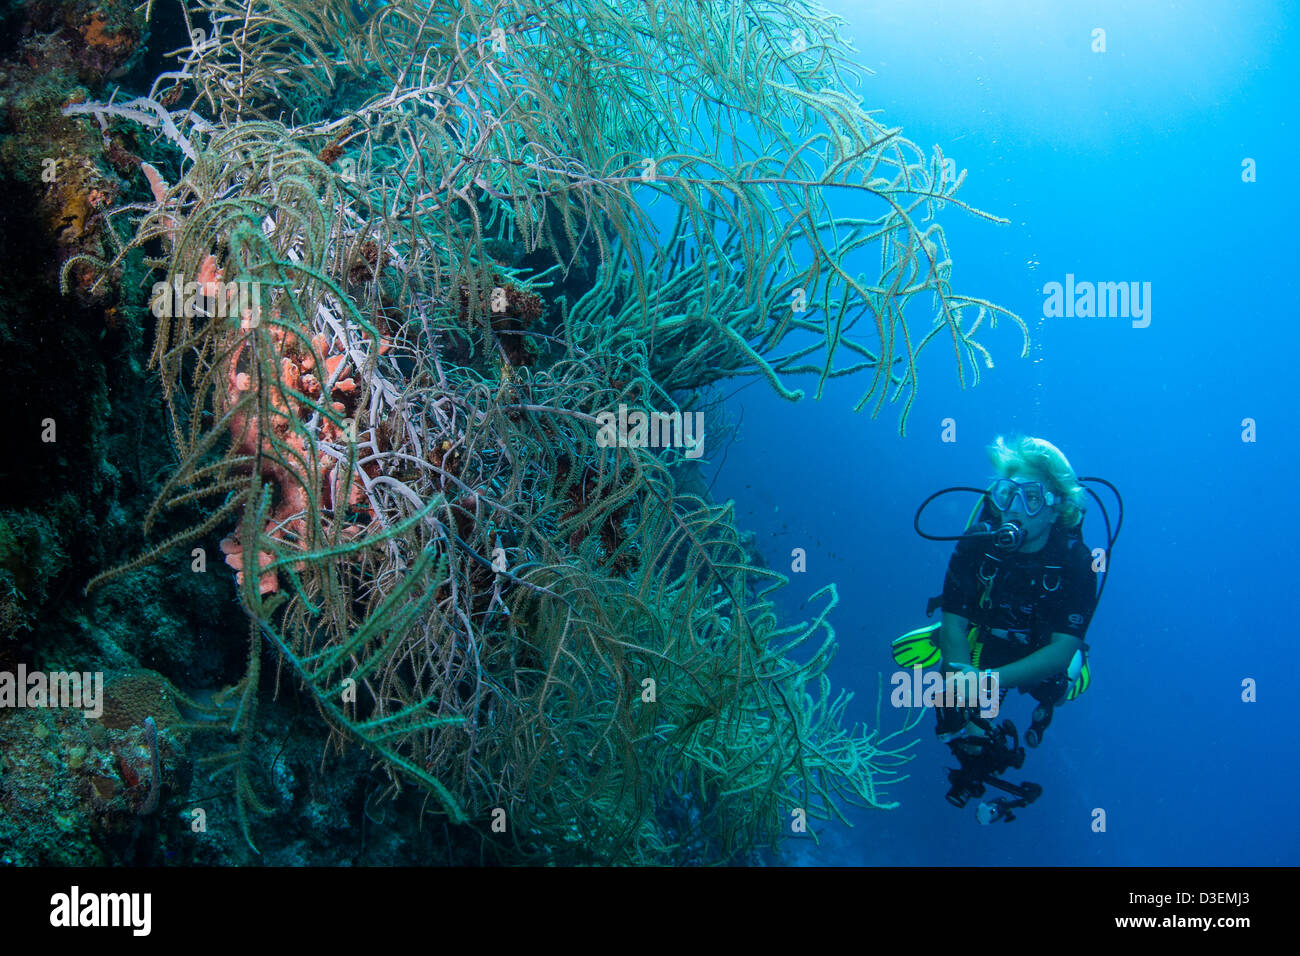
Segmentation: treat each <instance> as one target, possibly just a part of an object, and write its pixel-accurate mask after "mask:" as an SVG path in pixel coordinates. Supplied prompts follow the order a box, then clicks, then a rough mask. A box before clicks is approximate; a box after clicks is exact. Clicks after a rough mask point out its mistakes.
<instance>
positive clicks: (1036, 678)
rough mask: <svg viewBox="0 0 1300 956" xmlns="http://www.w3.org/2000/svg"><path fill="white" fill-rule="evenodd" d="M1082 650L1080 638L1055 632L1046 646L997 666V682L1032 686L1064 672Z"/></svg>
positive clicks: (1016, 685) (1009, 685)
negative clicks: (1016, 659)
mask: <svg viewBox="0 0 1300 956" xmlns="http://www.w3.org/2000/svg"><path fill="white" fill-rule="evenodd" d="M945 617H946V615H945ZM945 623H946V622H945ZM1082 650H1083V641H1082V640H1081V639H1079V638H1077V637H1075V636H1074V635H1073V634H1061V633H1055V634H1053V635H1052V641H1051V643H1050V644H1048V645H1047V646H1046V647H1040V648H1039V649H1038V650H1036V651H1034V653H1032V654H1030V655H1028V656H1026V657H1022V658H1021V659H1020V660H1018V661H1013V662H1012V663H1010V664H1004V665H1003V666H1002V667H999V668H998V683H999V685H1000V686H1002V687H1004V688H1012V687H1033V686H1034V685H1035V684H1037V683H1039V682H1040V681H1044V680H1047V678H1049V677H1052V676H1054V675H1056V674H1063V673H1065V669H1066V668H1067V667H1069V666H1070V659H1071V658H1072V657H1074V655H1075V652H1076V651H1082Z"/></svg>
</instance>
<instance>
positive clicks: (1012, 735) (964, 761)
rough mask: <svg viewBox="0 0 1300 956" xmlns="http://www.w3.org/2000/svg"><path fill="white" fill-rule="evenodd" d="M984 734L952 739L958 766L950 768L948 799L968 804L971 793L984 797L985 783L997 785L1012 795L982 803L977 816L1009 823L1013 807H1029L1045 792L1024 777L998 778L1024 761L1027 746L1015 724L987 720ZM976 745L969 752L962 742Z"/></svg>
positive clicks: (951, 743) (1013, 817)
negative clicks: (1015, 779) (1022, 779)
mask: <svg viewBox="0 0 1300 956" xmlns="http://www.w3.org/2000/svg"><path fill="white" fill-rule="evenodd" d="M984 729H985V731H986V733H985V735H984V736H972V737H961V738H957V739H955V740H951V741H949V743H948V746H949V747H950V748H952V752H953V754H954V756H956V757H957V762H958V764H959V766H958V767H957V768H954V769H950V770H949V771H948V783H949V784H951V786H950V788H949V790H948V793H947V794H946V799H947V800H948V802H949V803H951V804H952V805H953V806H954V807H958V808H962V807H965V806H966V804H967V803H968V802H970V799H971V798H972V797H982V796H984V794H985V792H986V785H987V786H991V787H996V788H997V789H999V790H1002V791H1003V792H1005V793H1008V794H1010V795H1011V797H1012V798H1014V799H1011V798H1007V797H999V798H998V799H996V800H994V801H992V802H990V803H982V804H980V806H979V809H978V812H977V817H978V818H979V822H980V823H993V822H996V821H998V820H1005V821H1007V822H1008V823H1009V822H1011V821H1012V820H1014V819H1015V818H1016V815H1015V813H1013V812H1012V811H1013V810H1017V809H1019V808H1020V807H1026V806H1028V805H1029V804H1031V803H1033V802H1034V801H1035V800H1037V799H1038V798H1039V797H1040V796H1042V794H1043V788H1042V787H1041V786H1040V785H1038V784H1036V783H1030V782H1029V781H1025V782H1023V783H1020V784H1014V783H1008V782H1007V781H1005V780H1000V779H998V777H999V775H1000V774H1002V773H1005V772H1006V771H1007V770H1010V769H1013V768H1014V769H1016V770H1019V769H1020V768H1021V767H1023V766H1024V764H1025V748H1024V747H1022V746H1020V735H1019V734H1018V733H1017V732H1016V725H1015V724H1013V723H1012V722H1011V721H1009V720H1004V721H1003V722H1002V723H1001V724H999V725H998V726H997V727H996V728H995V727H993V726H991V725H988V724H986V725H985V727H984ZM972 745H974V746H977V747H978V748H979V749H978V750H977V751H976V752H974V753H968V752H967V751H965V750H963V749H962V746H966V747H969V746H972Z"/></svg>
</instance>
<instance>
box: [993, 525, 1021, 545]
mask: <svg viewBox="0 0 1300 956" xmlns="http://www.w3.org/2000/svg"><path fill="white" fill-rule="evenodd" d="M993 543H994V544H995V545H997V546H998V547H999V548H1001V549H1002V550H1003V551H1016V550H1018V549H1019V548H1020V546H1021V545H1022V544H1024V543H1025V529H1024V526H1023V525H1021V523H1020V522H1019V521H1008V522H1006V523H1005V524H1004V525H1002V527H1000V528H998V530H997V531H995V532H993Z"/></svg>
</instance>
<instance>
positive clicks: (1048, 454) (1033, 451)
mask: <svg viewBox="0 0 1300 956" xmlns="http://www.w3.org/2000/svg"><path fill="white" fill-rule="evenodd" d="M988 451H989V460H990V461H992V462H993V467H994V468H996V469H997V471H998V474H999V475H1001V476H1002V477H1003V478H1014V477H1016V476H1017V475H1020V474H1024V473H1025V472H1034V473H1036V474H1038V475H1041V476H1042V477H1044V478H1046V479H1047V482H1048V484H1050V485H1051V490H1052V491H1054V492H1055V493H1056V494H1057V495H1059V496H1060V498H1061V502H1060V504H1059V506H1058V508H1057V517H1056V520H1057V523H1058V524H1061V525H1063V526H1064V527H1066V528H1073V527H1074V526H1075V525H1077V524H1078V523H1079V522H1080V521H1082V520H1083V513H1084V511H1085V510H1087V509H1086V508H1085V505H1084V498H1083V496H1084V490H1083V485H1081V484H1079V478H1078V476H1077V475H1075V473H1074V469H1073V468H1071V467H1070V462H1069V460H1068V459H1067V458H1066V457H1065V455H1064V454H1062V452H1061V449H1059V448H1057V447H1056V446H1055V445H1053V444H1052V443H1051V442H1050V441H1047V440H1046V439H1043V438H1030V437H1029V436H1028V435H1024V436H1022V437H1020V438H1013V439H1012V440H1011V441H1010V442H1008V441H1007V440H1006V439H1004V438H1003V437H1002V436H1001V435H999V436H998V437H997V438H996V439H995V440H994V442H993V444H992V445H989V448H988Z"/></svg>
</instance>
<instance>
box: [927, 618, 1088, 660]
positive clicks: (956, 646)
mask: <svg viewBox="0 0 1300 956" xmlns="http://www.w3.org/2000/svg"><path fill="white" fill-rule="evenodd" d="M969 633H970V621H969V620H967V619H966V618H964V617H962V616H961V615H960V614H953V613H951V612H949V611H944V612H943V623H942V624H940V625H939V654H940V655H942V656H941V658H940V659H941V666H946V665H948V664H969V663H970V642H969V641H968V640H967V639H966V635H967V634H969ZM1063 669H1064V668H1063Z"/></svg>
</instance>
